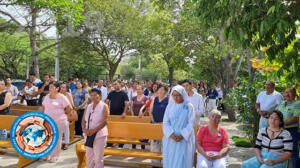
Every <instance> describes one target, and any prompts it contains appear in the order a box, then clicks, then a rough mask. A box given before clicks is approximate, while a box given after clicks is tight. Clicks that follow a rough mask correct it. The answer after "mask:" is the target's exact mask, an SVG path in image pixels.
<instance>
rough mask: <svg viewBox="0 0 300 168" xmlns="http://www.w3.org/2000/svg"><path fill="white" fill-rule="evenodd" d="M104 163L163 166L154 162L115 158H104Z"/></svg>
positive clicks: (142, 167) (142, 166)
mask: <svg viewBox="0 0 300 168" xmlns="http://www.w3.org/2000/svg"><path fill="white" fill-rule="evenodd" d="M104 163H113V164H126V165H137V166H139V167H141V168H144V167H149V166H150V167H162V165H157V164H153V163H143V162H133V161H125V160H113V159H104Z"/></svg>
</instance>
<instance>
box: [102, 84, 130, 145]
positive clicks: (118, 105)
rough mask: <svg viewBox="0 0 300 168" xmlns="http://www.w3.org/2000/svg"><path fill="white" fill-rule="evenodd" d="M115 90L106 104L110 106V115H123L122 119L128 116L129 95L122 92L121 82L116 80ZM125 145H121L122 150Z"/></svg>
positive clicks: (109, 95) (108, 97)
mask: <svg viewBox="0 0 300 168" xmlns="http://www.w3.org/2000/svg"><path fill="white" fill-rule="evenodd" d="M113 87H114V90H113V91H111V92H110V93H109V94H108V96H107V99H106V100H105V103H106V104H107V105H108V106H109V109H110V115H122V118H124V117H125V116H126V112H127V110H128V101H129V100H128V96H127V94H126V93H125V92H124V91H123V90H121V81H120V80H115V81H114V82H113ZM112 146H113V145H112V144H110V143H107V146H106V147H112ZM123 146H124V144H119V147H120V148H123Z"/></svg>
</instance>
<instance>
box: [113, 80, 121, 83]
mask: <svg viewBox="0 0 300 168" xmlns="http://www.w3.org/2000/svg"><path fill="white" fill-rule="evenodd" d="M114 82H118V83H119V84H121V81H120V80H119V79H115V80H113V83H114Z"/></svg>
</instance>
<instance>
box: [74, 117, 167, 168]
mask: <svg viewBox="0 0 300 168" xmlns="http://www.w3.org/2000/svg"><path fill="white" fill-rule="evenodd" d="M107 127H108V137H109V138H133V139H152V140H161V139H162V137H163V132H162V125H161V124H150V123H133V122H131V123H128V122H108V125H107ZM76 154H77V157H78V167H79V168H84V167H86V158H85V146H84V143H78V144H76ZM104 155H113V156H120V157H135V158H143V159H158V160H162V153H157V152H150V151H144V150H131V149H117V148H105V150H104ZM105 162H107V163H119V164H126V165H138V166H139V167H146V166H156V167H162V166H161V165H155V164H152V163H139V162H128V161H120V160H118V161H116V160H108V159H105Z"/></svg>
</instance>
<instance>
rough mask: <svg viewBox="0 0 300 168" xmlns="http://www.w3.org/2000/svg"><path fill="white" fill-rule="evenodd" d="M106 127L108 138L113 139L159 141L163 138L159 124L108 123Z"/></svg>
mask: <svg viewBox="0 0 300 168" xmlns="http://www.w3.org/2000/svg"><path fill="white" fill-rule="evenodd" d="M107 127H108V136H109V137H114V138H134V139H152V140H161V139H162V137H163V131H162V125H161V124H149V123H128V122H108V124H107ZM145 133H146V134H145Z"/></svg>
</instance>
